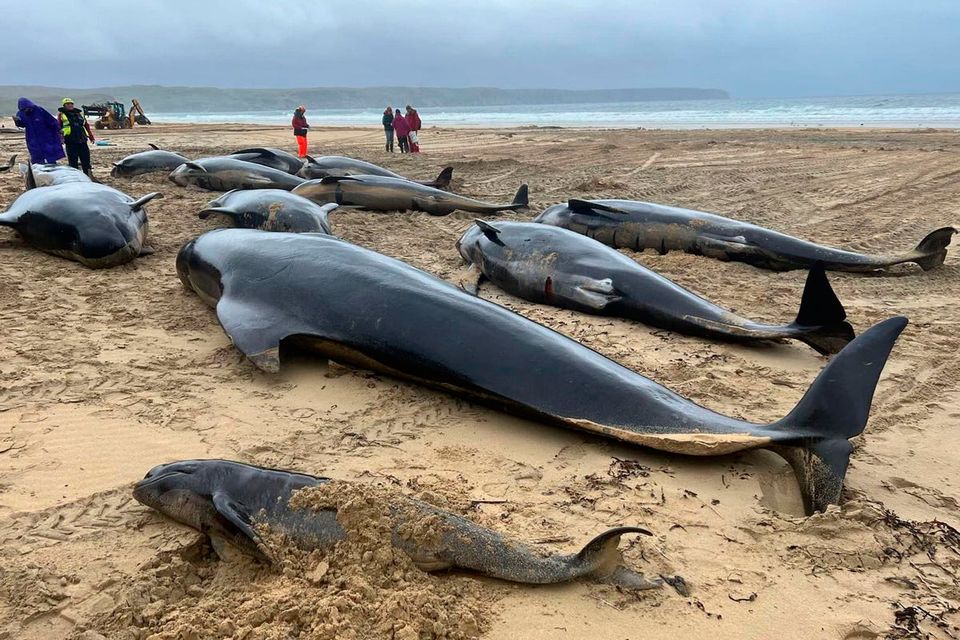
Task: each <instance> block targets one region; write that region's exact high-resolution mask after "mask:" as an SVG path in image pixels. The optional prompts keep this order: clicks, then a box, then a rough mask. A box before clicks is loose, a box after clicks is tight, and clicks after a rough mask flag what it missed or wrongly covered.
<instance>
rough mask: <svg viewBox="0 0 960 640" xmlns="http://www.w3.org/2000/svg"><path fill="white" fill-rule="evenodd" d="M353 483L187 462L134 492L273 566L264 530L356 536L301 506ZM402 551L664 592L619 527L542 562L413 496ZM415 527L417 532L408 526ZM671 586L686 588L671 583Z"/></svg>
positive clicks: (512, 574) (396, 505) (468, 565)
mask: <svg viewBox="0 0 960 640" xmlns="http://www.w3.org/2000/svg"><path fill="white" fill-rule="evenodd" d="M328 483H329V484H331V485H332V484H337V485H341V487H342V486H343V485H349V483H346V482H341V481H337V480H331V479H330V478H322V477H316V476H310V475H306V474H303V473H295V472H289V471H279V470H275V469H265V468H262V467H255V466H251V465H247V464H242V463H239V462H231V461H227V460H184V461H181V462H172V463H169V464H162V465H159V466H157V467H154V468H153V469H151V470H150V472H149V473H147V475H146V477H144V479H143V480H141V481H140V482H138V483H137V484H136V486H135V487H134V489H133V497H134V498H136V499H137V500H138V501H139V502H141V503H142V504H144V505H146V506H148V507H151V508H153V509H156V510H157V511H159V512H161V513H163V514H164V515H166V516H168V517H170V518H172V519H174V520H176V521H178V522H181V523H184V524H187V525H189V526H191V527H193V528H194V529H198V530H199V531H202V532H203V533H205V534H206V535H208V536H210V539H211V542H212V543H213V546H214V549H215V550H217V552H218V553H220V554H222V555H226V553H225V552H226V551H228V549H226V548H225V545H224V543H230V544H231V545H232V546H233V547H234V548H236V549H239V550H240V551H242V552H245V553H247V554H250V555H253V556H255V557H258V558H260V559H261V560H266V561H272V560H273V558H272V554H271V551H270V549H269V548H268V546H267V545H266V544H264V541H263V539H262V537H261V535H260V533H259V532H258V530H257V528H258V526H263V525H265V526H268V527H269V530H270V532H271V533H278V534H283V535H284V536H285V538H286V540H287V542H288V543H290V544H292V545H294V546H296V547H299V548H301V549H304V550H307V551H312V550H314V549H332V548H333V547H334V545H336V544H337V543H338V542H341V541H343V540H345V539H346V538H347V535H348V534H347V532H346V531H344V530H343V528H342V527H341V526H340V524H339V523H338V522H337V510H336V507H335V506H332V507H330V508H324V509H317V508H312V507H310V506H301V505H300V504H297V502H296V500H294V501H292V502H291V497H294V496H295V494H296V493H297V492H301V491H303V490H305V491H306V492H310V491H311V490H312V489H313V488H318V487H322V486H323V485H327V484H328ZM388 508H389V512H390V521H391V530H392V536H391V537H392V543H393V546H394V547H396V548H398V549H400V550H402V551H403V552H404V553H406V554H407V556H409V557H410V559H411V560H412V561H413V562H414V564H416V565H417V566H418V567H419V568H420V569H422V570H423V571H441V570H444V569H467V570H472V571H476V572H478V573H481V574H483V575H487V576H491V577H494V578H499V579H501V580H509V581H511V582H522V583H528V584H552V583H557V582H566V581H569V580H575V579H577V578H584V577H590V578H593V579H595V580H602V581H606V582H613V583H614V584H617V585H619V586H623V587H628V588H633V589H647V588H651V587H659V586H660V585H661V584H662V580H661V579H660V578H655V579H653V580H650V579H647V578H645V577H644V576H643V575H642V574H640V573H637V572H634V571H633V570H631V569H628V568H627V567H626V566H624V565H622V564H620V562H621V557H620V553H619V551H618V549H617V546H618V543H619V541H620V536H622V535H624V534H628V533H640V534H645V535H651V534H650V532H649V531H647V530H646V529H642V528H640V527H618V528H615V529H609V530H608V531H605V532H604V533H601V534H600V535H598V536H597V537H596V538H594V539H593V540H592V541H590V542H589V543H588V544H587V545H586V546H585V547H583V549H582V550H581V551H580V552H579V553H576V554H572V555H549V556H541V555H539V554H538V553H536V552H535V551H533V550H532V549H531V548H530V547H527V546H525V545H523V544H518V543H517V542H515V541H512V540H508V539H506V538H504V537H502V536H501V535H500V534H498V533H496V532H494V531H491V530H490V529H487V528H485V527H481V526H480V525H478V524H476V523H474V522H471V521H470V520H467V519H466V518H462V517H460V516H458V515H456V514H453V513H450V512H448V511H443V510H441V509H438V508H436V507H434V506H432V505H429V504H427V503H425V502H421V501H419V500H415V499H412V498H406V497H399V498H396V499H395V500H394V499H391V501H390V504H389V506H388ZM423 518H429V522H430V530H431V535H430V536H426V537H427V538H429V539H417V538H416V537H414V538H410V537H409V536H408V535H405V534H404V533H403V530H404V527H405V525H409V524H411V523H413V522H416V521H417V520H420V519H423ZM407 528H409V527H407ZM667 581H668V582H670V584H677V583H679V584H683V583H682V581H681V580H680V579H678V578H675V577H668V578H667Z"/></svg>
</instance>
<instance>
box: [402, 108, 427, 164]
mask: <svg viewBox="0 0 960 640" xmlns="http://www.w3.org/2000/svg"><path fill="white" fill-rule="evenodd" d="M406 118H407V124H408V125H410V135H409V136H408V139H409V141H410V153H420V127H422V126H423V123H421V122H420V114H419V113H417V110H416V109H414V108H413V107H411V106H410V105H407V116H406Z"/></svg>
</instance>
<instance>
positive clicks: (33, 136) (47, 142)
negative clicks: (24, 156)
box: [13, 98, 64, 164]
mask: <svg viewBox="0 0 960 640" xmlns="http://www.w3.org/2000/svg"><path fill="white" fill-rule="evenodd" d="M17 109H19V111H17V115H15V116H13V122H14V124H16V125H17V126H18V127H20V128H22V129H26V142H27V151H28V152H29V153H30V162H32V163H33V164H54V163H55V162H56V161H57V160H59V159H60V158H62V157H64V153H63V144H61V142H60V125H59V124H58V123H57V119H56V118H54V117H53V116H52V115H50V112H49V111H47V110H46V109H44V108H43V107H41V106H39V105H36V104H34V103H33V102H31V101H30V100H28V99H27V98H20V99H19V100H17Z"/></svg>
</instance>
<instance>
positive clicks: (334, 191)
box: [293, 175, 529, 216]
mask: <svg viewBox="0 0 960 640" xmlns="http://www.w3.org/2000/svg"><path fill="white" fill-rule="evenodd" d="M293 192H294V193H296V194H297V195H301V196H303V197H305V198H309V199H311V200H313V201H314V202H318V203H321V204H326V203H329V202H335V203H337V204H339V205H342V206H350V207H358V208H360V209H367V210H368V211H423V212H425V213H429V214H430V215H433V216H445V215H447V214H450V213H453V212H454V211H458V210H459V211H470V212H473V213H481V214H484V213H487V214H490V213H497V212H498V211H516V210H518V209H526V208H527V207H528V206H529V202H528V196H527V185H525V184H523V185H520V189H519V190H518V191H517V194H516V196H514V198H513V202H511V203H510V204H490V203H488V202H481V201H480V200H474V199H473V198H468V197H466V196H461V195H457V194H455V193H450V192H449V191H441V190H440V189H435V188H433V187H427V186H424V185H422V184H418V183H416V182H410V181H409V180H405V179H402V178H387V177H383V176H366V175H356V176H329V177H326V178H320V179H319V180H308V181H307V182H304V183H303V184H302V185H300V186H298V187H297V188H295V189H294V190H293Z"/></svg>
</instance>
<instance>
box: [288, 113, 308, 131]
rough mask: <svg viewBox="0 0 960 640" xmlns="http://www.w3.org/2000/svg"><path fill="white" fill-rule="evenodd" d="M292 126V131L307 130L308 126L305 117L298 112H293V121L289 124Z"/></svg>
mask: <svg viewBox="0 0 960 640" xmlns="http://www.w3.org/2000/svg"><path fill="white" fill-rule="evenodd" d="M290 124H291V125H293V129H294V131H296V130H297V129H307V128H309V127H310V125H308V124H307V117H306V116H305V115H303V113H302V112H300V111H294V113H293V120H292V121H291V122H290Z"/></svg>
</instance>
